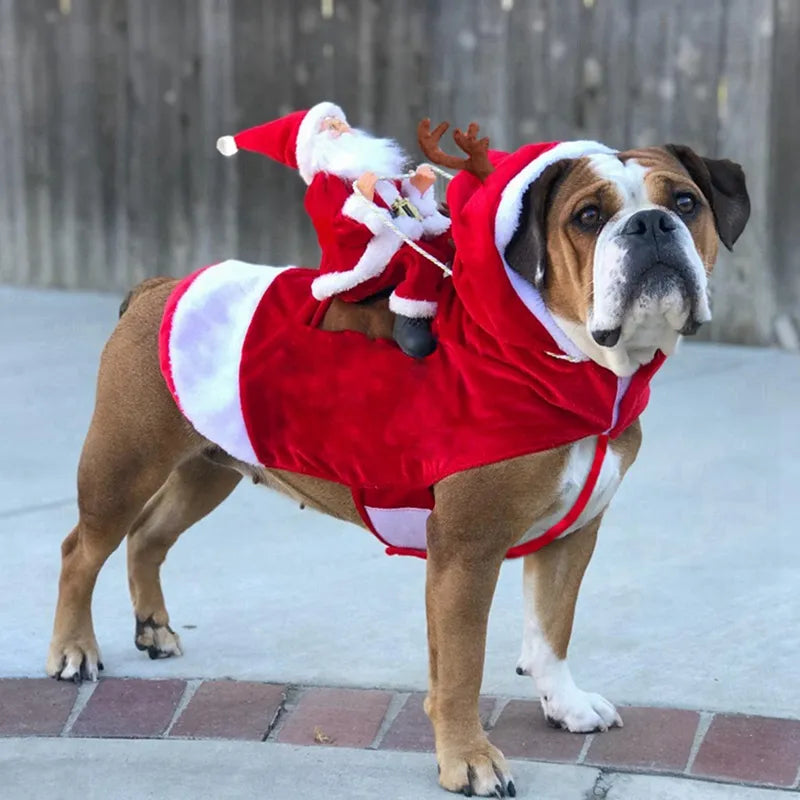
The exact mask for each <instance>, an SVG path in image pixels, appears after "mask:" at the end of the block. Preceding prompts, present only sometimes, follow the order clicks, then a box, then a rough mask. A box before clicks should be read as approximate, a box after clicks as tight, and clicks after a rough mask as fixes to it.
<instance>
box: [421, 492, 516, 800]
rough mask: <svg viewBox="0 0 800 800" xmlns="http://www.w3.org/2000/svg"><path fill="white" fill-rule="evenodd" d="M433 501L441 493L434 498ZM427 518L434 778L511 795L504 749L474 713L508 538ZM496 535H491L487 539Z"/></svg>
mask: <svg viewBox="0 0 800 800" xmlns="http://www.w3.org/2000/svg"><path fill="white" fill-rule="evenodd" d="M437 505H438V499H437ZM443 518H444V519H446V518H447V514H446V513H445V514H442V516H441V517H440V516H439V514H438V509H437V511H434V513H433V514H432V515H431V519H430V520H429V523H428V565H427V582H426V607H427V616H428V647H429V656H430V685H429V694H428V698H427V700H426V703H425V710H426V711H427V713H428V716H429V717H430V719H431V722H432V723H433V728H434V733H435V737H436V758H437V761H438V762H439V782H440V783H441V785H442V786H443V787H444V788H445V789H449V790H450V791H455V792H464V794H469V795H472V794H475V795H482V796H497V797H502V796H505V794H506V793H508V795H509V796H512V797H513V796H514V794H515V793H516V792H515V789H514V783H513V781H512V780H511V774H510V772H509V769H508V765H507V764H506V761H505V758H504V757H503V754H502V753H501V752H500V751H499V750H498V749H497V748H496V747H494V746H493V745H492V744H491V743H490V742H489V740H488V739H487V737H486V734H485V733H484V731H483V728H482V727H481V723H480V719H479V716H478V695H479V692H480V687H481V679H482V677H483V661H484V650H485V646H486V625H487V622H488V617H489V608H490V606H491V602H492V595H493V594H494V589H495V584H496V583H497V576H498V573H499V570H500V565H501V563H502V560H503V556H504V554H505V547H506V543H505V541H504V540H503V539H502V538H501V537H497V536H495V537H492V535H491V533H492V532H491V531H483V532H482V533H483V534H484V535H483V536H479V535H477V534H479V533H481V532H478V531H475V532H470V533H467V532H466V531H463V530H458V529H456V530H454V529H453V528H454V527H455V528H458V526H453V524H452V522H448V523H444V522H443V521H442V519H443ZM493 538H494V542H492V539H493Z"/></svg>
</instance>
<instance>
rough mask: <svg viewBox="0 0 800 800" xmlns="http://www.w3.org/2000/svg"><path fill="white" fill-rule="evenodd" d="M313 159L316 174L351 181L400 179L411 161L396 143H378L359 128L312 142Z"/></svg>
mask: <svg viewBox="0 0 800 800" xmlns="http://www.w3.org/2000/svg"><path fill="white" fill-rule="evenodd" d="M310 155H311V158H310V167H311V172H312V173H317V172H328V173H330V174H331V175H337V176H339V177H340V178H348V179H350V180H355V179H356V178H360V177H361V176H362V175H363V174H364V173H365V172H374V173H375V174H376V175H378V176H381V175H383V176H389V175H399V174H401V173H402V172H403V171H404V168H405V166H406V164H407V163H408V160H409V158H408V156H407V155H406V153H405V152H403V149H402V148H401V147H400V145H399V144H398V143H397V142H395V141H394V140H393V139H378V138H376V137H374V136H370V134H368V133H366V132H364V131H360V130H357V129H355V128H351V129H350V131H348V132H346V133H341V134H339V135H338V136H332V135H331V132H330V131H320V133H318V134H317V135H316V136H315V137H314V139H313V140H312V144H311V154H310Z"/></svg>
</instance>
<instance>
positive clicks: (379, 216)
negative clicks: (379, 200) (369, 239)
mask: <svg viewBox="0 0 800 800" xmlns="http://www.w3.org/2000/svg"><path fill="white" fill-rule="evenodd" d="M342 214H344V216H346V217H350V219H354V220H355V221H356V222H360V223H361V224H362V225H366V226H367V227H368V228H369V229H370V230H371V231H372V233H374V234H376V235H377V234H379V233H383V232H384V231H387V230H389V229H388V228H387V227H386V222H389V221H391V219H392V215H391V214H390V213H389V212H388V211H387V210H386V209H385V208H381V207H380V206H376V205H375V203H373V202H372V201H370V200H367V199H366V198H365V197H362V196H361V195H360V194H356V193H355V192H353V194H351V195H350V197H348V198H347V200H345V201H344V205H343V206H342Z"/></svg>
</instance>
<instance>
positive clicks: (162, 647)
mask: <svg viewBox="0 0 800 800" xmlns="http://www.w3.org/2000/svg"><path fill="white" fill-rule="evenodd" d="M133 641H134V644H135V645H136V647H137V649H139V650H146V651H147V655H149V656H150V658H152V659H156V658H170V656H182V655H183V649H182V648H181V639H180V636H178V634H177V633H175V631H174V630H172V628H170V626H169V625H159V624H158V623H157V622H155V620H154V619H153V618H152V617H148V618H147V619H146V620H144V621H142V620H140V619H139V618H138V617H137V618H136V635H135V636H134V640H133Z"/></svg>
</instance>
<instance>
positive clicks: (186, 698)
mask: <svg viewBox="0 0 800 800" xmlns="http://www.w3.org/2000/svg"><path fill="white" fill-rule="evenodd" d="M204 682H205V681H202V680H199V679H196V678H195V679H192V680H187V681H186V686H185V687H184V689H183V694H182V695H181V699H180V700H178V705H176V706H175V712H174V713H173V715H172V719H171V720H170V721H169V725H167V727H166V728H165V729H164V733H162V734H161V738H162V739H164V738H166V737H167V736H169V735H170V733H172V729H173V728H174V727H175V723H176V722H177V721H178V719H180V717H181V715H182V714H183V712H184V711H185V710H186V706H188V705H189V702H190V701H191V699H192V698H193V697H194V695H195V692H197V690H198V689H199V688H200V686H201V685H202V684H203V683H204Z"/></svg>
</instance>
